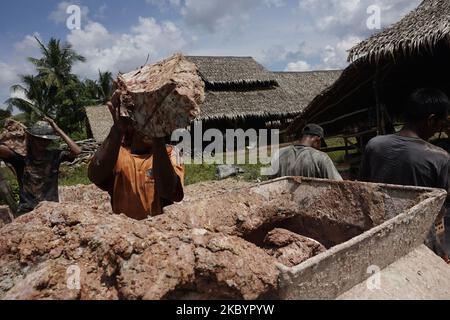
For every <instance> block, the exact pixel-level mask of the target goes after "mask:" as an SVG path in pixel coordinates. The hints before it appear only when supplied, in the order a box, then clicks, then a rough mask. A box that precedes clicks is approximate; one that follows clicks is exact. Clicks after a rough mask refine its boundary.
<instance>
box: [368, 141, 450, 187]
mask: <svg viewBox="0 0 450 320" xmlns="http://www.w3.org/2000/svg"><path fill="white" fill-rule="evenodd" d="M449 159H450V157H449V155H448V153H447V152H445V151H444V150H443V149H441V148H439V147H436V146H434V145H432V144H430V143H428V142H426V141H424V140H422V139H420V138H411V137H404V136H400V135H398V134H393V135H386V136H378V137H376V138H373V139H372V140H371V141H370V142H369V143H368V144H367V147H366V151H365V153H364V159H363V163H362V167H361V180H363V181H369V182H376V183H388V184H398V185H412V186H422V187H432V188H443V189H446V190H447V189H448V175H449Z"/></svg>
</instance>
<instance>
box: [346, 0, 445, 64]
mask: <svg viewBox="0 0 450 320" xmlns="http://www.w3.org/2000/svg"><path fill="white" fill-rule="evenodd" d="M441 40H445V41H449V40H450V1H449V0H424V1H423V2H422V3H421V4H420V5H419V6H418V7H417V8H416V9H415V10H414V11H412V12H411V13H409V14H408V15H407V16H405V17H404V18H403V19H402V20H400V21H399V22H397V23H395V24H394V25H392V26H391V27H389V28H387V29H385V30H384V31H382V32H380V33H377V34H375V35H373V36H372V37H370V38H369V39H367V40H365V41H363V42H361V43H360V44H358V45H357V46H355V47H354V48H352V49H351V50H350V54H349V61H355V60H357V59H358V58H364V59H368V60H370V61H378V60H380V59H382V58H393V59H399V58H401V57H404V56H409V55H413V54H416V53H427V52H428V53H429V52H432V51H433V47H434V46H435V45H436V44H437V43H438V42H439V41H441Z"/></svg>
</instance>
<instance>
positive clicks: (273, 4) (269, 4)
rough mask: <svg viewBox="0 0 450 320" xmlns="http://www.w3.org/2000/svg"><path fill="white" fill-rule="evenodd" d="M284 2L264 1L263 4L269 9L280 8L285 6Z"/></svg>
mask: <svg viewBox="0 0 450 320" xmlns="http://www.w3.org/2000/svg"><path fill="white" fill-rule="evenodd" d="M284 1H285V0H264V4H265V5H266V6H267V7H269V8H270V7H275V8H281V7H284V6H285V5H286V3H285V2H284Z"/></svg>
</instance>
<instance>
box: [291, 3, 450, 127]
mask: <svg viewBox="0 0 450 320" xmlns="http://www.w3.org/2000/svg"><path fill="white" fill-rule="evenodd" d="M449 39H450V0H445V1H442V0H425V1H423V2H422V3H421V4H420V5H419V6H418V8H417V9H416V10H414V11H412V12H411V13H409V14H408V15H407V16H405V17H404V18H403V19H402V20H401V21H399V22H398V23H395V24H393V25H392V26H391V27H389V28H387V29H385V30H384V31H382V32H380V33H378V34H375V35H374V36H372V37H370V38H368V39H367V40H365V41H363V42H361V43H360V44H359V45H357V46H356V47H354V48H353V49H351V51H350V55H349V60H354V62H353V63H351V64H350V65H349V66H348V67H347V68H346V69H345V70H344V71H343V73H342V75H341V76H340V77H339V79H338V80H337V81H336V82H335V83H334V84H333V85H332V86H330V87H329V88H327V89H326V90H324V91H323V92H321V93H320V94H319V95H317V97H315V98H314V99H313V100H312V102H311V103H310V104H309V105H308V106H307V107H306V108H305V109H304V111H303V112H302V114H301V115H300V116H299V117H298V118H297V119H295V120H294V122H293V124H292V125H291V127H290V128H289V129H290V130H289V131H290V132H294V131H298V130H299V129H300V128H301V127H302V126H303V125H304V124H305V122H316V123H319V124H322V125H323V126H324V128H325V131H326V132H327V133H328V134H330V135H333V134H340V133H342V132H343V131H348V130H353V129H352V128H353V127H354V125H357V126H362V125H368V126H371V125H373V122H374V121H375V122H376V121H378V120H377V115H376V108H375V106H376V105H377V104H380V105H384V106H385V107H386V110H387V112H388V114H389V117H390V118H391V120H393V121H395V120H396V119H399V118H401V114H402V113H403V110H402V102H403V99H404V97H405V96H406V95H407V94H409V93H410V92H411V91H412V90H414V89H416V88H419V87H435V88H439V89H441V90H443V91H444V92H446V93H447V94H450V81H449V78H448V77H449V74H450V60H449V59H448V55H449V54H450V41H449ZM375 88H377V93H375ZM375 125H376V123H375Z"/></svg>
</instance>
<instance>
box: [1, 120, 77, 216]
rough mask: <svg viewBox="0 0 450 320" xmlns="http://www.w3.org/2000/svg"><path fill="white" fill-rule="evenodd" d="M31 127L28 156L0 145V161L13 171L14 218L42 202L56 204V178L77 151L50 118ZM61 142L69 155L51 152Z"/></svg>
mask: <svg viewBox="0 0 450 320" xmlns="http://www.w3.org/2000/svg"><path fill="white" fill-rule="evenodd" d="M44 119H45V121H39V122H37V123H36V124H34V125H33V126H32V127H31V128H30V129H28V130H27V131H26V132H27V140H26V141H27V142H26V148H27V154H26V155H25V156H23V155H20V154H18V153H16V152H15V151H14V150H12V149H10V148H9V147H7V146H5V145H0V159H1V160H3V161H5V162H6V163H7V164H9V165H11V166H12V167H13V168H14V171H15V173H16V177H17V181H18V183H19V198H20V199H19V207H18V209H17V213H16V215H17V216H20V215H23V214H25V213H28V212H30V211H32V210H34V208H35V207H36V206H37V205H38V204H39V203H40V202H43V201H50V202H58V201H59V195H58V174H59V166H60V165H61V163H62V162H65V161H73V160H75V157H76V156H77V155H79V154H80V153H81V149H80V147H79V146H78V145H77V144H76V143H75V142H74V141H73V140H72V139H71V138H70V137H69V136H68V135H67V134H66V133H65V132H64V131H63V130H62V129H61V128H59V127H58V125H57V124H56V123H55V122H54V121H53V120H52V119H50V118H48V117H45V118H44ZM60 137H61V138H62V139H63V140H64V141H65V142H66V143H67V145H68V146H69V150H70V151H62V150H51V149H49V146H50V144H51V143H52V142H53V141H56V140H57V139H59V138H60Z"/></svg>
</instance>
